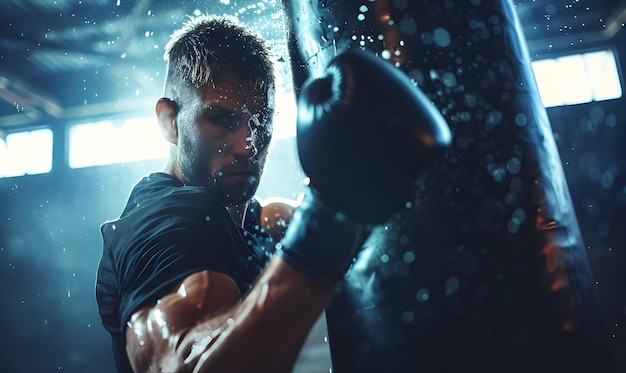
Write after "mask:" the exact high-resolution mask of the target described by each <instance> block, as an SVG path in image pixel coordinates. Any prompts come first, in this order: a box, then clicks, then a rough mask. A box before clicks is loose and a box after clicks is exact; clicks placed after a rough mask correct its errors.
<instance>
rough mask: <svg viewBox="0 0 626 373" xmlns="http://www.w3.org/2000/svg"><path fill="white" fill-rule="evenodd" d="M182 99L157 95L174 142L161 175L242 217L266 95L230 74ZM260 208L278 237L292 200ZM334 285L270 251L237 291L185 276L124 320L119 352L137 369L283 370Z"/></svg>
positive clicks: (207, 278)
mask: <svg viewBox="0 0 626 373" xmlns="http://www.w3.org/2000/svg"><path fill="white" fill-rule="evenodd" d="M214 83H215V84H214V87H211V89H210V90H209V89H205V90H201V91H200V92H196V93H195V94H192V95H190V97H187V98H186V99H185V101H184V102H183V104H182V105H180V106H179V107H177V106H178V105H177V104H174V103H172V102H171V101H170V100H168V99H161V100H159V101H158V103H157V105H156V113H157V117H158V120H159V124H160V126H161V130H162V132H163V135H164V137H165V138H166V139H167V140H168V141H169V142H170V143H171V144H172V146H174V149H173V150H174V151H173V152H172V153H171V155H170V159H169V161H168V163H167V165H166V167H165V170H164V171H165V172H167V173H169V174H171V175H173V176H175V177H177V178H178V179H179V180H180V181H181V182H182V183H183V184H188V185H189V184H191V185H205V186H207V187H209V188H211V189H212V190H213V191H215V193H216V195H217V196H218V198H220V199H221V200H222V202H223V203H224V204H225V205H226V206H227V209H228V210H229V212H230V213H231V216H233V218H234V219H235V220H236V221H238V222H242V221H243V218H244V213H245V208H246V206H247V204H248V201H249V199H250V198H251V197H252V195H253V194H254V192H255V191H256V188H257V186H258V183H259V179H260V175H261V172H262V169H263V165H264V163H265V158H266V156H267V146H268V144H269V138H270V136H269V133H270V132H271V123H269V120H267V121H266V120H265V119H264V116H263V115H266V114H267V115H268V118H269V115H270V114H271V111H270V110H267V109H266V107H273V99H272V97H271V96H272V95H271V92H270V94H269V95H268V94H261V95H259V94H258V92H254V91H251V90H242V89H241V87H240V86H239V85H238V84H235V83H233V81H232V80H230V79H218V80H216V81H215V82H214ZM282 203H283V204H281V201H275V202H273V203H269V204H266V205H264V207H263V209H262V211H261V220H262V224H263V225H264V227H265V228H266V229H267V230H268V231H270V232H271V233H272V234H273V236H274V237H275V239H277V240H278V239H280V237H282V234H283V233H284V230H285V228H286V222H288V221H289V218H290V216H291V212H292V211H293V208H294V207H293V206H292V205H290V204H289V203H284V201H282ZM334 289H335V284H334V283H333V282H330V281H326V280H320V279H317V280H312V279H310V278H308V277H306V276H304V275H303V274H302V273H300V272H299V271H297V270H295V269H294V268H293V267H291V266H290V265H288V264H287V263H285V262H284V261H283V260H282V259H280V258H279V257H277V256H274V257H273V258H272V259H271V260H270V262H269V264H268V265H267V267H266V269H265V270H264V271H263V273H262V274H261V276H260V277H259V279H258V280H257V282H256V283H255V285H254V286H253V287H252V289H251V290H250V291H249V292H248V294H245V295H243V298H242V294H240V293H239V290H238V288H237V286H236V284H235V282H234V280H233V279H232V278H230V277H229V276H227V275H225V274H222V273H217V272H212V271H202V272H198V273H194V274H192V275H190V276H188V277H187V278H185V279H184V280H183V281H182V282H181V283H180V284H179V285H178V286H176V287H175V288H174V289H172V291H171V292H170V293H169V294H167V295H166V296H164V297H163V298H161V299H159V300H158V301H157V302H156V303H155V304H148V305H146V306H144V307H142V308H140V309H138V310H136V312H135V313H134V314H133V315H132V316H131V318H130V320H128V322H127V329H126V343H127V346H126V350H127V353H128V356H129V359H130V362H131V365H132V366H133V369H134V370H135V371H137V372H161V371H166V372H208V371H228V372H235V371H276V372H283V371H290V370H291V369H292V367H293V364H294V362H295V361H296V358H297V357H298V354H299V352H300V349H301V347H302V345H303V343H304V341H305V339H306V337H307V335H308V333H309V331H310V329H311V327H312V325H313V324H314V323H315V322H316V321H317V319H318V318H319V315H320V314H321V312H322V311H323V309H324V306H325V305H326V304H327V302H328V301H329V300H330V298H331V297H332V295H333V293H334Z"/></svg>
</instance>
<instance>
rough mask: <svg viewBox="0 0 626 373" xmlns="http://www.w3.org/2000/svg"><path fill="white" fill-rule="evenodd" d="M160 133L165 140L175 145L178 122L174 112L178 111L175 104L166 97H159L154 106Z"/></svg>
mask: <svg viewBox="0 0 626 373" xmlns="http://www.w3.org/2000/svg"><path fill="white" fill-rule="evenodd" d="M154 111H155V112H156V116H157V119H158V121H159V127H160V128H161V133H162V134H163V137H165V140H167V142H169V143H171V144H174V145H176V144H177V143H178V123H177V121H176V114H177V112H178V110H177V105H176V103H175V102H174V101H172V100H170V99H168V98H164V97H162V98H160V99H159V100H158V101H157V103H156V107H155V108H154Z"/></svg>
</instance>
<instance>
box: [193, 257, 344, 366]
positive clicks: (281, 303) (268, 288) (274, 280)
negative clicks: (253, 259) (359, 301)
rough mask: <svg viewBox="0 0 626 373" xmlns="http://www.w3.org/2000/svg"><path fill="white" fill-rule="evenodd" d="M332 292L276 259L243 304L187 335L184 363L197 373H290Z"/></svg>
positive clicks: (330, 286) (331, 286) (323, 283)
mask: <svg viewBox="0 0 626 373" xmlns="http://www.w3.org/2000/svg"><path fill="white" fill-rule="evenodd" d="M334 289H335V285H334V284H333V283H332V282H330V281H323V280H321V281H320V280H315V281H313V280H311V279H310V278H308V277H306V276H304V275H303V274H302V273H300V272H299V271H297V270H295V269H294V268H293V267H291V266H290V265H289V264H287V263H285V262H284V261H282V260H281V259H280V258H278V257H276V256H275V257H274V258H273V259H272V260H271V261H270V263H269V264H268V266H267V267H266V269H265V271H264V272H263V273H262V274H261V276H260V277H259V279H258V280H257V282H256V283H255V285H254V286H253V287H252V289H251V290H250V292H249V293H248V294H247V295H246V297H245V298H244V299H243V300H242V302H241V303H239V304H238V305H236V306H235V307H233V308H232V309H231V310H230V311H229V312H227V313H225V314H223V315H221V316H220V317H219V318H218V319H219V320H218V319H212V320H209V321H207V322H205V323H201V324H199V325H197V326H196V327H194V328H193V329H192V330H191V331H190V332H189V333H187V335H186V336H185V337H184V339H183V341H182V343H181V347H182V348H185V349H187V350H188V356H187V357H186V359H185V360H186V362H187V363H192V364H190V365H191V366H194V370H193V371H194V372H210V371H228V372H238V371H275V372H287V371H290V370H291V369H292V367H293V364H294V362H295V361H296V359H297V357H298V354H299V352H300V349H301V347H302V345H303V343H304V341H305V339H306V337H307V335H308V334H309V331H310V329H311V327H312V326H313V324H314V323H315V322H316V321H317V319H318V318H319V316H320V314H321V312H322V311H323V309H324V306H325V305H326V304H327V303H328V301H329V300H330V299H331V297H332V295H333V293H334ZM216 321H217V322H219V326H217V325H216ZM203 324H204V325H203ZM213 326H216V327H213ZM211 330H212V332H211ZM191 346H193V348H191Z"/></svg>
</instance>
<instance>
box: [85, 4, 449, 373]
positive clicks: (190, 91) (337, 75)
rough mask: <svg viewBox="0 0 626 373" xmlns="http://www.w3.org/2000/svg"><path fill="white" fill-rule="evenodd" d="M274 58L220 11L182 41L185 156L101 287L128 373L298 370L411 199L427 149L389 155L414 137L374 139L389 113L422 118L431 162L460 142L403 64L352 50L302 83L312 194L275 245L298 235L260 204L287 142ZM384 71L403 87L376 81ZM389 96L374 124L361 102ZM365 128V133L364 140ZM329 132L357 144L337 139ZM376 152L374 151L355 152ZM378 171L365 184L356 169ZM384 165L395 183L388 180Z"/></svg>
mask: <svg viewBox="0 0 626 373" xmlns="http://www.w3.org/2000/svg"><path fill="white" fill-rule="evenodd" d="M268 55H269V54H268V52H267V50H266V48H265V46H264V45H263V42H262V41H261V40H260V39H259V38H257V37H255V36H254V35H252V34H250V33H249V32H248V31H246V30H245V29H244V28H242V27H240V26H238V25H236V24H234V23H232V22H230V21H227V20H224V19H216V18H210V17H205V16H203V17H198V18H193V19H191V20H190V21H189V22H187V23H186V24H185V25H184V26H183V28H182V29H181V30H180V31H178V32H176V33H175V34H174V35H173V37H172V40H171V41H170V42H169V44H168V45H167V47H166V56H167V58H168V74H167V78H166V84H165V95H166V98H162V99H160V100H159V101H158V102H157V104H156V116H157V118H158V122H159V125H160V128H161V130H162V132H163V135H164V137H165V139H166V140H167V141H168V142H170V143H171V144H172V145H171V153H170V157H169V160H168V162H167V164H166V166H165V169H164V171H163V172H160V173H154V174H151V175H150V176H148V177H146V178H144V179H143V180H141V181H140V182H139V183H138V184H137V185H136V186H135V188H134V189H133V191H132V193H131V195H130V197H129V200H128V204H127V206H126V208H125V209H124V211H123V212H122V214H121V216H120V218H119V219H117V220H115V221H112V222H107V223H105V224H103V226H102V235H103V240H104V251H103V257H102V261H101V263H100V267H99V271H98V281H97V285H96V295H97V298H98V304H99V308H100V315H101V317H102V321H103V324H104V326H105V328H106V329H107V330H108V331H109V333H110V334H111V337H112V340H113V347H114V351H115V358H116V364H117V367H118V370H119V371H120V372H130V371H133V370H134V371H136V372H147V371H159V372H160V371H164V372H174V371H176V372H191V371H194V372H204V371H223V372H237V371H279V372H282V371H289V370H291V369H292V367H293V364H294V362H295V360H296V358H297V356H298V354H299V351H300V349H301V347H302V344H303V342H304V340H305V339H306V336H307V334H308V332H309V331H310V329H311V327H312V325H313V324H314V323H315V321H316V320H317V319H318V318H319V316H320V314H321V312H322V310H323V309H324V307H325V305H326V304H327V303H328V302H329V300H330V299H331V297H332V295H333V293H334V292H335V289H336V287H337V284H338V283H339V281H340V279H341V278H342V276H343V274H344V273H345V272H346V270H347V269H348V267H349V266H350V263H351V262H352V260H353V258H354V255H355V254H356V253H357V252H358V250H359V249H360V248H361V246H362V244H363V243H364V242H365V239H366V238H367V236H368V234H369V232H370V231H371V226H372V224H373V223H379V222H381V221H384V219H385V217H387V216H388V215H389V214H390V211H393V210H394V209H397V208H398V207H399V206H400V205H402V203H403V202H404V200H405V199H406V198H407V197H408V196H407V194H406V193H405V192H404V191H405V190H408V189H410V184H411V181H412V180H413V178H414V176H415V173H416V171H417V170H416V167H415V166H416V163H415V162H414V160H415V159H416V158H418V157H408V158H407V159H401V160H398V159H396V158H395V157H392V158H389V157H388V153H389V154H393V151H392V152H389V150H390V149H393V147H394V146H395V145H397V144H407V139H406V137H407V136H406V134H405V133H404V132H402V133H400V134H399V135H398V136H387V137H389V138H387V137H384V138H385V141H379V139H377V138H376V136H372V134H373V133H374V131H376V130H380V129H382V130H383V131H384V130H385V128H384V126H385V125H387V124H389V123H386V122H388V120H387V119H385V118H386V116H384V115H383V116H379V115H377V113H378V111H381V112H384V111H385V110H394V115H393V116H392V117H393V123H392V124H393V125H394V127H393V130H401V129H402V128H404V127H406V126H407V123H409V124H410V125H416V126H417V125H419V127H420V131H419V133H418V134H417V135H414V136H413V137H414V138H415V139H414V143H412V144H411V145H412V146H414V147H415V148H416V149H418V151H417V153H416V152H414V151H413V153H415V154H414V155H417V156H419V158H420V162H423V161H424V160H427V159H428V157H429V155H430V154H431V153H432V152H433V150H436V149H438V148H439V147H440V145H442V144H444V143H446V141H447V139H448V137H449V133H446V132H445V130H447V127H446V128H445V129H443V130H442V128H443V127H442V125H443V124H442V122H441V121H440V120H439V119H440V118H439V117H437V116H436V115H434V114H433V113H429V114H424V113H423V112H422V111H420V110H417V114H416V110H413V109H411V108H414V107H417V106H420V105H421V106H423V105H424V100H423V97H421V96H416V95H415V92H413V90H414V87H413V86H412V85H411V84H410V82H408V80H407V79H406V78H404V76H403V75H402V74H400V73H398V72H396V71H394V69H393V68H392V67H391V65H388V64H387V63H386V62H380V61H379V60H378V58H376V57H373V56H369V55H367V56H365V55H360V54H347V55H345V56H343V57H342V58H338V59H337V62H336V63H335V65H334V66H333V67H332V69H331V70H332V72H331V73H330V75H329V77H327V78H326V79H323V80H319V81H317V83H319V84H312V85H311V86H310V87H308V88H305V89H303V90H302V92H303V94H302V97H301V102H302V103H301V106H300V107H299V113H300V114H299V116H300V119H299V123H298V126H299V127H298V132H299V135H298V136H299V138H298V141H299V150H300V160H301V162H302V164H303V166H304V168H305V171H306V172H307V174H308V175H309V176H310V177H311V188H310V189H309V190H308V191H307V193H306V196H305V198H304V200H303V201H302V204H301V206H300V207H299V208H298V209H297V210H296V212H295V214H294V218H293V219H292V222H291V224H290V226H289V228H288V229H287V233H286V235H285V238H284V240H282V241H281V242H280V243H279V244H278V245H277V246H278V247H279V250H278V251H277V254H276V255H272V253H273V251H274V246H275V245H276V242H277V241H278V240H279V239H280V238H281V236H282V232H281V231H280V230H279V231H278V232H274V237H273V238H272V237H269V235H268V234H267V232H266V230H265V229H263V228H262V227H261V224H260V221H266V218H267V221H266V223H265V224H264V227H265V228H267V229H268V231H273V230H272V229H273V227H272V225H273V226H274V228H275V227H276V226H277V225H280V224H272V219H274V218H275V217H276V215H278V218H281V217H285V218H286V219H289V215H290V212H291V210H292V209H291V207H290V206H289V205H278V206H276V205H274V206H266V208H261V207H260V206H259V204H258V203H257V202H256V201H254V200H253V196H254V193H255V191H256V188H257V186H258V183H259V179H260V176H261V172H262V170H263V166H264V163H265V158H266V156H267V151H268V144H269V142H270V139H271V128H272V113H273V105H274V102H273V99H274V97H273V94H274V77H273V69H272V66H271V63H270V60H269V57H268ZM371 76H377V77H379V78H380V80H381V81H384V82H385V84H389V86H385V87H378V83H377V82H378V80H376V81H375V82H371V83H367V82H368V80H369V78H370V77H371ZM344 78H345V79H344ZM333 82H336V83H337V84H334V85H333V84H330V83H333ZM359 82H361V83H359ZM314 83H315V82H314ZM359 91H362V92H363V93H362V94H359V93H358V92H359ZM379 96H380V97H379ZM400 96H402V98H400ZM378 99H380V104H381V105H382V107H383V108H384V109H382V110H377V111H375V112H374V113H372V112H370V110H372V109H366V110H365V111H364V112H363V113H362V114H363V115H365V117H363V118H362V116H361V115H360V114H359V113H358V112H359V111H361V109H360V107H361V106H363V105H364V104H365V105H368V104H370V103H372V102H371V100H374V101H377V100H378ZM368 100H369V101H368ZM387 106H388V109H387ZM379 109H380V108H379ZM374 110H376V109H374ZM398 121H399V123H398ZM416 123H419V124H416ZM389 125H391V124H389ZM442 131H443V132H442ZM357 132H362V133H363V134H364V136H365V138H364V141H365V143H363V144H355V145H352V144H351V141H350V137H351V136H352V135H353V134H355V133H357ZM326 139H332V140H333V141H334V142H337V143H341V144H347V146H346V147H345V149H344V148H343V147H335V146H332V147H331V148H328V149H327V148H324V149H321V148H320V144H323V141H325V140H326ZM368 139H369V140H368ZM307 142H308V144H307ZM361 146H365V147H367V148H368V155H367V156H366V157H363V155H361V154H359V152H358V151H355V150H356V149H359V148H360V147H361ZM367 160H375V162H374V163H371V164H369V165H367V164H364V162H366V161H367ZM367 167H372V168H373V170H372V171H371V172H369V173H368V175H363V177H362V179H359V178H357V176H361V175H360V174H355V173H354V172H353V171H352V170H356V171H358V172H359V173H362V170H363V169H365V168H367ZM338 170H340V171H341V172H342V175H337V172H336V171H338ZM389 170H392V171H389ZM327 172H330V173H329V174H327ZM380 175H385V177H388V179H386V180H384V182H380V181H379V182H376V181H375V179H376V178H377V176H380ZM372 185H375V186H376V188H374V189H372V188H371V186H372ZM334 191H343V192H341V193H340V194H339V196H340V197H341V196H344V194H342V193H344V192H345V191H354V193H353V194H354V196H355V197H353V198H351V197H350V196H349V195H347V196H345V198H344V197H342V198H339V199H337V198H335V197H336V196H335V195H334ZM398 191H400V192H398ZM357 196H358V198H357ZM363 198H364V199H365V201H369V202H371V204H372V205H373V206H376V205H381V204H380V203H378V204H377V201H378V202H380V201H384V204H382V205H381V206H382V207H383V211H382V212H380V213H379V212H377V213H375V214H371V213H369V211H368V209H367V208H363V206H367V203H364V200H363ZM327 201H330V203H329V202H327ZM383 205H384V206H383ZM275 208H278V212H279V213H278V214H276V213H275V212H276V211H275ZM259 209H261V211H260V212H259ZM268 210H271V211H272V212H271V213H267V211H268ZM283 212H284V213H283ZM363 217H365V218H363ZM274 220H275V219H274Z"/></svg>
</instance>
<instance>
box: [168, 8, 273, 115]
mask: <svg viewBox="0 0 626 373" xmlns="http://www.w3.org/2000/svg"><path fill="white" fill-rule="evenodd" d="M164 59H165V60H166V61H167V76H166V78H165V88H164V94H165V97H168V98H170V99H172V100H174V101H175V102H176V103H177V104H178V105H180V104H181V102H183V101H181V100H182V99H183V97H181V96H182V95H183V91H185V90H187V89H196V90H197V89H199V88H201V87H203V86H206V85H207V84H208V83H209V82H211V81H212V80H214V79H216V78H217V77H219V76H221V75H223V74H232V75H233V76H234V77H236V79H237V82H238V83H239V84H246V85H250V86H251V87H252V88H254V89H258V90H261V91H263V92H265V91H267V89H269V88H274V86H275V76H274V66H273V63H272V61H271V58H270V53H269V50H268V47H267V46H266V43H265V41H264V40H263V39H262V38H261V37H259V36H257V35H255V34H253V33H252V32H250V31H249V30H247V29H246V28H245V27H244V26H241V25H239V24H237V23H236V22H235V21H234V20H231V19H228V18H225V17H213V16H208V15H202V16H198V17H190V18H189V20H188V21H187V22H185V23H184V24H183V27H182V28H181V29H179V30H177V31H175V32H174V33H173V34H172V37H171V39H170V41H169V42H168V43H167V45H166V46H165V55H164Z"/></svg>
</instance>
